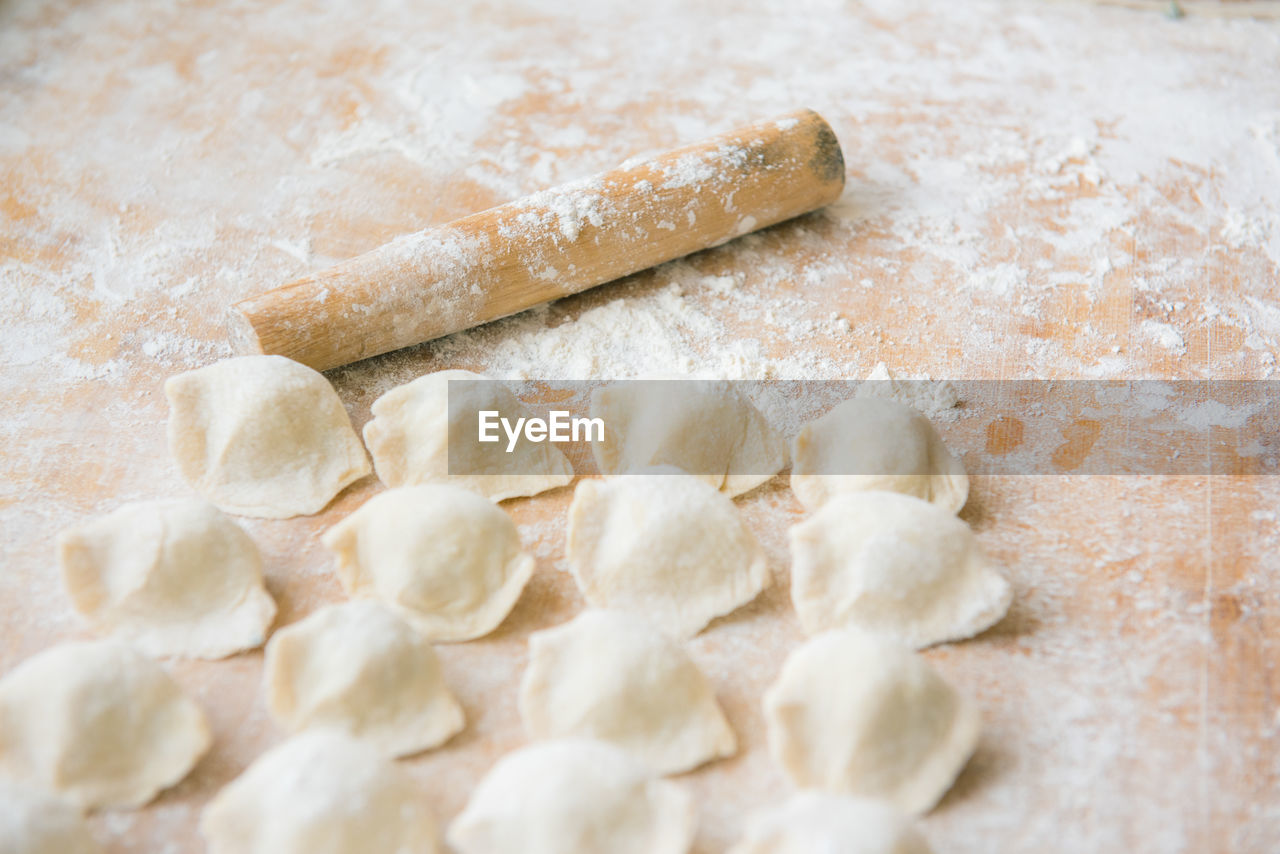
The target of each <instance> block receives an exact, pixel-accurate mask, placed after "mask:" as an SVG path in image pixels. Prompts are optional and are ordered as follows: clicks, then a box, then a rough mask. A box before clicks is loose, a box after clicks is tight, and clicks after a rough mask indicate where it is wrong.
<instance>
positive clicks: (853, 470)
mask: <svg viewBox="0 0 1280 854" xmlns="http://www.w3.org/2000/svg"><path fill="white" fill-rule="evenodd" d="M791 457H792V467H791V489H792V491H793V492H795V494H796V497H797V498H799V499H800V503H801V504H803V505H804V506H805V507H807V508H808V509H810V510H816V509H817V508H819V507H821V506H822V505H823V504H825V503H826V502H827V501H828V500H829V499H830V498H831V497H832V496H833V495H838V494H840V493H843V492H861V491H866V490H882V491H885V492H901V493H903V494H905V495H914V496H915V497H916V498H923V499H924V500H925V501H931V502H933V503H934V504H937V505H938V506H939V507H942V508H943V509H945V510H947V511H948V512H951V513H955V512H958V511H959V510H960V508H961V507H963V506H964V502H965V499H966V498H968V497H969V478H968V477H967V476H966V475H965V473H964V465H963V464H962V463H961V462H960V460H958V459H957V458H956V457H954V456H952V454H951V452H950V451H948V450H947V447H946V445H944V444H942V438H941V437H940V436H938V431H937V430H935V429H933V425H932V424H930V423H929V419H928V418H925V417H924V416H923V415H921V414H920V413H919V412H916V411H915V410H914V409H912V408H911V407H909V406H906V405H904V404H901V403H899V402H897V401H896V400H886V399H883V398H877V397H855V398H853V399H851V400H846V401H845V402H844V403H842V404H840V405H839V406H837V407H836V408H835V409H833V410H831V411H830V412H828V413H827V414H826V415H824V416H822V417H821V418H819V419H818V420H817V421H812V422H810V423H809V424H806V425H805V426H804V427H803V428H802V429H801V430H800V434H799V435H798V436H796V439H795V446H794V448H793V450H792V454H791Z"/></svg>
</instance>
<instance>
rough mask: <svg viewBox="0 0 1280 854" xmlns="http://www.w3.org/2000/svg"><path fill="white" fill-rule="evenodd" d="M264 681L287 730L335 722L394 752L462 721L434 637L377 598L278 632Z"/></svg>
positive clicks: (441, 737) (436, 737)
mask: <svg viewBox="0 0 1280 854" xmlns="http://www.w3.org/2000/svg"><path fill="white" fill-rule="evenodd" d="M263 681H264V683H265V686H266V694H267V709H268V710H269V711H270V712H271V717H273V718H274V719H275V720H276V722H277V723H279V724H280V725H281V726H283V727H285V728H286V729H288V730H289V731H291V732H297V731H299V730H302V729H310V728H313V727H317V726H332V727H335V728H337V729H341V730H343V731H345V732H346V733H348V734H349V735H352V736H354V737H356V738H360V739H363V740H365V741H368V742H370V743H371V744H373V745H374V746H375V747H377V748H378V750H379V751H381V752H382V753H383V754H384V755H386V756H389V757H396V756H408V755H409V754H411V753H417V752H419V751H421V750H426V749H427V748H429V747H435V746H436V745H438V744H442V743H444V742H445V741H446V740H448V739H449V737H450V736H452V735H453V734H454V733H456V732H458V731H459V730H460V729H462V726H463V716H462V707H461V706H459V705H458V701H457V700H456V699H454V697H453V695H452V694H451V693H449V688H448V686H446V685H445V684H444V676H443V674H442V673H441V672H440V660H439V659H438V658H437V657H436V653H435V650H434V649H432V648H431V644H430V643H429V642H428V641H427V639H426V638H425V637H423V636H422V635H421V634H419V633H418V632H417V631H415V630H414V629H412V628H410V626H409V625H408V624H407V623H405V622H404V621H403V620H401V619H400V618H399V617H397V616H396V615H395V614H393V613H391V611H389V610H387V608H385V607H384V606H383V605H382V604H381V603H379V602H376V601H372V600H363V601H357V602H347V603H346V604H343V605H331V606H329V607H327V608H322V609H321V610H319V611H317V612H316V613H314V614H312V615H311V616H309V617H307V618H306V619H304V620H301V621H299V622H297V623H294V624H293V625H291V626H289V627H288V628H285V629H281V630H280V631H278V632H276V634H275V636H274V637H272V638H271V643H269V644H267V654H266V665H265V675H264V677H263Z"/></svg>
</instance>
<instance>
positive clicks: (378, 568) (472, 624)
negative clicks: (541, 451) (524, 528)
mask: <svg viewBox="0 0 1280 854" xmlns="http://www.w3.org/2000/svg"><path fill="white" fill-rule="evenodd" d="M321 540H322V542H323V543H324V544H325V545H326V546H328V547H329V548H330V549H332V550H333V551H334V553H335V554H336V555H337V558H338V576H339V577H340V578H341V579H342V584H343V586H344V587H345V588H346V589H347V591H348V592H350V593H352V594H356V595H361V596H376V597H377V598H379V599H381V600H382V601H383V602H385V603H387V604H388V605H391V606H392V607H393V608H394V609H395V610H396V612H397V613H398V614H399V615H400V616H401V617H403V618H404V619H406V620H408V621H409V623H410V624H411V625H412V626H413V627H414V628H416V629H417V630H418V631H420V632H422V633H423V634H424V635H425V636H426V637H427V638H428V639H430V640H434V641H462V640H470V639H472V638H478V637H480V636H482V635H486V634H488V633H489V632H491V631H493V630H494V629H495V628H497V626H498V624H499V623H501V622H502V621H503V619H505V618H506V616H507V614H508V613H510V611H511V609H512V608H513V607H514V606H515V603H516V600H517V599H519V598H520V592H521V591H522V590H524V586H525V584H526V583H527V582H528V581H529V577H530V576H531V575H532V574H533V566H534V561H533V558H532V557H530V556H529V555H527V554H525V553H524V552H523V551H521V550H520V535H519V533H518V532H517V531H516V526H515V524H514V523H513V522H512V521H511V518H510V517H509V516H507V514H506V513H504V512H503V510H502V508H500V507H498V506H497V505H496V504H494V503H493V502H492V501H490V500H489V499H487V498H485V497H484V496H482V495H480V494H478V493H475V492H471V491H469V490H466V489H462V488H460V487H456V486H402V487H399V488H397V489H389V490H387V491H386V492H383V493H381V494H379V495H376V496H374V497H373V498H371V499H369V501H367V502H365V504H364V505H363V506H362V507H360V509H358V510H356V511H355V512H354V513H352V514H351V515H350V516H348V517H347V518H346V519H343V520H342V521H341V522H339V523H338V524H337V525H334V526H333V527H332V528H330V529H329V530H328V531H326V532H325V533H324V536H323V537H321Z"/></svg>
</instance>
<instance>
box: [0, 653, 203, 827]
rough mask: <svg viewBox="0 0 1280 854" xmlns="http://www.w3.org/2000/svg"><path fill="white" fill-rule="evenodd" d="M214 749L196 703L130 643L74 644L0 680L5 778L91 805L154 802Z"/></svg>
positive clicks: (0, 765)
mask: <svg viewBox="0 0 1280 854" xmlns="http://www.w3.org/2000/svg"><path fill="white" fill-rule="evenodd" d="M209 743H210V736H209V726H208V724H207V723H206V721H205V717H204V713H203V712H202V711H201V710H200V707H199V706H198V705H196V703H195V701H193V700H191V699H190V698H188V697H187V696H186V695H185V694H183V693H182V691H181V689H179V688H178V686H177V685H176V684H175V683H174V681H173V680H172V679H170V678H169V675H168V674H167V673H165V672H164V670H163V669H162V668H161V667H160V665H158V664H156V663H155V662H154V661H152V660H151V659H150V658H147V657H146V656H145V655H143V654H142V653H140V652H136V651H134V650H133V649H131V648H130V647H128V646H125V645H124V644H122V643H118V642H115V641H97V642H92V643H64V644H61V645H60V646H55V647H53V648H52V649H48V650H45V651H44V652H42V653H39V654H38V655H35V656H33V657H31V658H29V659H27V660H26V661H24V662H22V663H21V664H19V665H18V666H17V667H16V668H14V669H13V670H12V671H11V672H10V673H9V674H8V675H6V676H5V677H4V678H3V679H0V776H3V777H8V778H10V779H13V780H17V781H20V782H24V783H27V784H30V785H35V786H43V787H44V788H46V789H50V790H52V791H55V792H58V793H61V794H65V795H66V796H67V797H69V798H70V799H71V800H73V801H75V802H76V803H78V804H80V805H81V806H83V807H86V808H93V807H103V806H113V807H137V806H141V805H143V804H145V803H146V802H147V801H149V800H151V799H152V798H153V797H155V795H156V793H157V792H159V791H160V790H161V789H165V788H168V787H169V786H172V785H173V784H174V783H177V782H178V781H179V780H181V779H182V778H183V777H185V776H187V772H188V771H190V770H191V768H192V766H194V765H195V764H196V761H197V760H198V759H199V758H200V757H201V756H203V755H204V753H205V751H206V750H208V749H209Z"/></svg>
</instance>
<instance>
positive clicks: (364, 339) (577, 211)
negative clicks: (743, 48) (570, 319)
mask: <svg viewBox="0 0 1280 854" xmlns="http://www.w3.org/2000/svg"><path fill="white" fill-rule="evenodd" d="M843 189H844V157H843V155H842V153H841V151H840V143H839V142H838V141H837V139H836V136H835V133H834V132H832V130H831V127H830V126H829V125H828V124H827V123H826V121H824V120H823V118H822V117H821V116H819V115H818V114H817V113H815V112H813V111H811V110H801V111H798V112H795V113H790V114H787V115H785V116H781V117H779V118H775V119H769V120H766V121H761V122H756V123H755V124H750V125H747V126H745V127H742V128H739V129H737V130H734V131H731V132H729V133H725V134H722V135H720V136H716V137H713V138H711V139H708V140H706V141H704V142H700V143H697V144H695V145H690V146H686V147H684V148H678V149H675V150H672V151H669V152H666V153H664V154H660V155H657V156H655V157H650V158H644V159H640V160H636V161H628V162H627V163H624V164H623V165H622V166H620V167H619V168H617V169H614V170H612V171H610V172H605V173H603V174H600V175H596V176H594V177H591V178H587V179H584V180H581V181H577V182H574V183H571V184H565V185H563V186H561V187H557V188H554V189H551V190H544V191H542V192H539V193H534V194H533V195H531V196H526V197H525V198H523V199H519V200H517V201H514V202H510V203H508V204H505V205H500V206H498V207H495V208H490V209H488V210H484V211H480V212H479V213H474V214H471V215H469V216H465V217H462V218H461V219H457V220H454V221H453V222H450V223H447V224H445V225H440V226H433V227H430V228H426V229H423V230H422V231H419V232H415V233H413V234H408V235H405V236H403V237H400V238H397V239H395V240H393V241H391V242H390V243H387V244H386V245H384V246H381V247H379V248H377V249H374V250H373V251H371V252H366V253H365V254H363V255H360V256H358V257H356V258H353V259H351V260H350V261H347V262H345V263H342V264H339V265H338V266H336V267H332V268H330V269H328V270H324V271H321V272H319V273H315V274H314V275H310V276H305V277H303V278H301V279H299V280H297V281H296V282H292V283H290V284H288V285H285V286H283V287H280V288H277V289H275V290H273V291H269V292H267V293H265V294H262V295H261V296H257V297H253V298H251V299H247V300H244V301H242V302H239V303H237V304H236V305H234V306H233V307H232V310H231V312H230V316H229V320H228V327H229V330H230V334H231V340H232V345H233V346H234V347H235V349H236V350H237V352H239V353H241V354H254V353H268V354H277V355H281V356H288V357H289V358H290V359H294V360H295V361H298V362H302V363H303V364H304V365H309V366H310V367H312V368H315V369H316V370H326V369H328V368H334V367H337V366H339V365H345V364H347V363H348V362H355V361H358V360H360V359H365V358H368V357H370V356H376V355H378V354H379V353H386V352H389V351H391V350H397V349H399V348H401V347H408V346H410V345H412V344H418V343H421V342H423V341H429V340H431V339H432V338H438V337H440V336H442V335H448V334H449V333H451V332H457V331H458V330H461V329H466V328H468V327H471V326H476V325H478V324H481V323H485V322H488V321H490V320H495V319H497V318H499V317H505V316H507V315H509V314H515V313H516V312H518V311H523V310H524V309H526V308H530V307H532V306H535V305H538V304H539V303H543V302H547V301H548V300H553V299H557V298H559V297H563V296H567V295H569V294H573V293H577V292H579V291H583V290H586V289H587V288H591V287H595V286H596V285H599V284H603V283H604V282H609V281H612V280H614V279H618V278H621V277H623V276H626V275H629V274H631V273H635V272H638V271H640V270H643V269H645V268H647V267H652V266H654V265H655V264H661V263H662V262H664V261H670V260H672V259H674V258H679V257H681V256H682V255H688V254H689V253H691V252H696V251H698V250H700V249H706V248H708V247H711V246H716V245H718V244H721V243H724V242H725V241H727V240H731V239H732V238H734V237H737V236H739V235H742V234H746V233H747V232H750V231H755V230H756V229H760V228H765V227H766V226H770V225H773V224H775V223H778V222H781V221H782V220H785V219H790V218H791V217H794V216H799V215H800V214H803V213H808V212H809V211H812V210H815V209H817V208H820V207H822V206H823V205H826V204H829V203H831V202H833V201H835V200H836V199H837V198H838V197H839V196H840V193H841V192H842V191H843Z"/></svg>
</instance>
